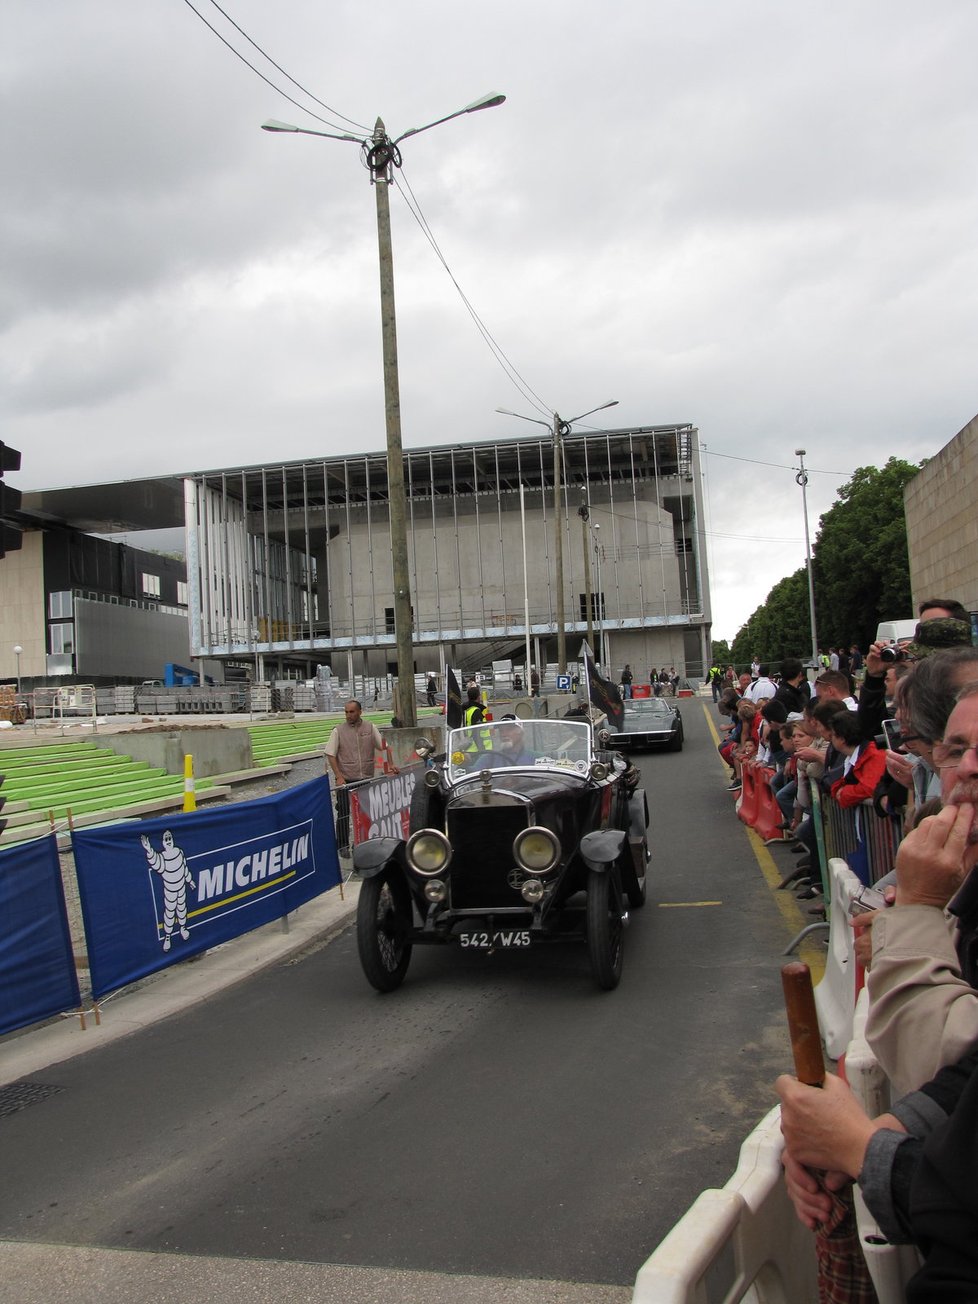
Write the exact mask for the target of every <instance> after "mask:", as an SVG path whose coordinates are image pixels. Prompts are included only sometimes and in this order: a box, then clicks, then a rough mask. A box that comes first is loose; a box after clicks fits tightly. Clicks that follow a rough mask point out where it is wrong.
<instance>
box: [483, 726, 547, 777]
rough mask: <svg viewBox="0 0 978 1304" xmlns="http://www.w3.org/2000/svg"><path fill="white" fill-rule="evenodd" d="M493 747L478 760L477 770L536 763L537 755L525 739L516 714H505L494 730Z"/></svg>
mask: <svg viewBox="0 0 978 1304" xmlns="http://www.w3.org/2000/svg"><path fill="white" fill-rule="evenodd" d="M492 742H493V747H492V750H491V751H486V752H483V753H482V755H481V756H480V757H479V759H478V760H477V761H476V763H475V766H474V768H475V769H477V770H495V769H498V768H499V767H500V766H503V765H535V764H536V759H537V758H536V755H535V754H534V753H533V752H531V751H530V750H529V748H528V747H527V746H526V744H525V742H524V739H523V726H522V725H521V724H520V722H519V720H517V718H516V716H515V715H512V716H509V715H504V716H503V718H502V720H500V722H499V724H498V725H497V726H496V728H495V729H494V730H493V738H492Z"/></svg>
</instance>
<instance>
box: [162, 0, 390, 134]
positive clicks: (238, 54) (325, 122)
mask: <svg viewBox="0 0 978 1304" xmlns="http://www.w3.org/2000/svg"><path fill="white" fill-rule="evenodd" d="M210 2H211V4H214V0H210ZM183 3H184V4H185V5H186V6H187V8H188V9H190V10H191V11H192V12H193V13H195V14H196V15H197V17H198V18H199V19H200V21H201V22H202V23H203V24H204V26H205V27H207V28H208V29H209V30H210V31H212V32H213V33H214V35H215V36H216V37H217V39H218V40H219V41H221V42H222V44H224V45H225V46H227V48H228V49H229V50H230V51H231V53H232V54H233V55H234V57H235V58H236V59H240V60H241V62H242V63H243V64H244V65H245V67H246V68H250V69H251V71H252V72H253V73H254V74H255V76H256V77H260V78H261V80H262V81H263V82H264V83H265V85H266V86H270V87H271V88H272V90H273V91H275V93H276V94H277V95H281V96H282V97H283V99H286V100H288V102H289V103H290V104H294V105H295V107H296V108H297V109H301V111H302V112H303V113H308V115H309V116H310V117H311V118H315V119H316V121H317V122H321V123H322V124H323V125H324V126H326V127H335V128H336V130H337V131H342V130H343V127H342V125H341V124H340V123H338V122H333V121H332V119H330V118H324V117H322V115H321V114H319V113H314V112H313V111H312V109H309V108H307V107H306V106H305V105H304V104H300V103H299V101H298V100H297V99H295V98H294V97H293V96H291V95H289V93H288V92H287V91H284V90H283V89H282V88H281V86H276V84H275V82H273V81H272V80H271V78H269V77H266V76H265V74H264V73H263V72H261V71H260V70H259V69H258V68H256V67H255V65H254V64H253V63H250V62H249V61H248V60H247V59H246V58H245V57H244V55H243V54H242V53H241V51H240V50H236V49H235V47H234V46H233V45H232V44H231V42H230V41H229V40H228V39H227V37H226V36H222V34H221V33H220V32H219V31H218V30H217V28H216V27H215V26H214V24H213V23H209V22H208V21H207V19H206V18H205V17H204V15H203V14H202V13H201V12H200V10H199V9H198V8H197V7H196V5H195V4H194V3H193V0H183ZM214 7H215V8H216V9H219V10H220V12H221V13H222V14H223V13H224V10H223V9H221V8H220V5H216V4H215V6H214ZM226 16H227V15H225V17H226ZM229 21H231V22H233V19H229ZM234 26H235V27H237V24H236V23H235V24H234ZM238 31H239V32H240V31H241V28H240V27H238ZM241 34H242V36H245V37H246V39H248V40H251V38H250V37H248V36H247V34H246V33H245V32H241ZM251 43H252V45H254V44H255V43H254V41H252V42H251ZM255 49H256V50H260V46H257V45H255ZM261 53H262V55H263V56H264V57H265V58H266V59H268V55H266V54H265V52H264V51H263V50H262V51H261ZM268 61H269V63H271V64H272V66H273V67H275V68H278V64H277V63H274V62H273V60H271V59H269V60H268ZM279 71H280V72H281V71H282V70H281V69H279ZM283 75H284V76H285V77H288V78H289V81H290V82H292V84H293V85H294V86H299V83H298V82H297V81H294V79H293V78H292V77H289V74H288V73H283ZM299 89H300V90H301V91H302V92H303V94H304V95H309V92H308V91H307V90H305V88H304V87H302V86H299ZM310 98H311V99H313V100H315V102H316V103H317V104H322V101H321V100H318V99H316V97H315V96H314V95H311V96H310ZM323 107H324V108H329V106H328V105H324V106H323ZM329 112H330V113H334V114H336V116H337V117H339V118H343V121H344V122H352V119H351V118H344V115H343V114H342V113H337V111H336V110H335V109H329ZM353 125H354V126H360V124H359V123H354V124H353ZM363 130H364V131H369V128H366V127H364V128H363Z"/></svg>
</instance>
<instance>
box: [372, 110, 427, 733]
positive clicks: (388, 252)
mask: <svg viewBox="0 0 978 1304" xmlns="http://www.w3.org/2000/svg"><path fill="white" fill-rule="evenodd" d="M373 139H374V143H373V146H372V148H371V149H370V150H369V152H368V154H367V165H368V167H369V168H370V176H371V179H372V181H373V183H374V189H375V191H376V195H377V244H378V249H379V253H380V320H381V333H382V336H383V348H384V422H385V425H386V427H387V496H388V502H389V505H390V528H391V562H392V569H393V579H394V638H395V642H396V645H397V697H398V702H397V718H398V719H399V720H400V722H401V724H402V726H403V727H404V728H405V729H414V728H415V727H416V726H417V723H418V713H417V705H416V694H415V689H414V638H413V634H414V629H413V625H414V620H413V616H412V613H411V576H410V571H409V568H408V546H407V515H406V512H405V503H404V451H403V446H402V444H401V393H400V385H399V382H398V373H397V320H396V317H395V314H394V251H393V246H392V244H391V209H390V193H389V187H390V182H391V169H392V167H393V149H394V147H393V146H392V145H391V143H390V141H389V140H388V138H387V132H386V130H385V128H384V124H383V122H382V121H381V119H380V118H378V119H377V124H376V126H375V127H374V137H373Z"/></svg>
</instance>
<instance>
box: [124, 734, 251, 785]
mask: <svg viewBox="0 0 978 1304" xmlns="http://www.w3.org/2000/svg"><path fill="white" fill-rule="evenodd" d="M101 741H102V745H103V746H104V747H111V748H112V750H113V751H114V752H117V753H119V754H120V755H122V756H131V757H132V759H133V760H134V761H147V762H148V763H149V764H150V765H155V766H160V767H161V768H162V769H164V770H166V772H167V773H168V774H177V775H181V776H182V775H183V767H184V757H185V756H187V755H188V754H189V755H191V756H193V758H194V772H195V774H196V775H197V777H198V778H204V777H206V776H208V775H212V774H231V773H233V772H234V771H236V770H250V769H251V768H252V766H253V765H254V761H253V759H252V751H251V735H250V734H249V733H248V730H247V729H229V728H227V727H226V726H225V725H221V724H218V725H204V724H202V725H197V726H194V727H191V728H188V729H180V728H173V727H172V726H170V725H151V726H149V727H148V728H143V729H127V730H125V731H124V732H121V733H112V734H103V735H102V737H101Z"/></svg>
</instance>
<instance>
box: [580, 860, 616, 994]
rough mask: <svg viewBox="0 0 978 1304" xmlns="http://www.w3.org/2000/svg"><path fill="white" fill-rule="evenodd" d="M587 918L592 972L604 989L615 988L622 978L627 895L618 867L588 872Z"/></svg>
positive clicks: (611, 989)
mask: <svg viewBox="0 0 978 1304" xmlns="http://www.w3.org/2000/svg"><path fill="white" fill-rule="evenodd" d="M586 919H587V949H588V955H589V956H590V958H591V973H592V975H593V976H594V981H595V982H596V983H597V984H598V986H599V987H600V988H601V989H602V990H603V991H606V992H610V991H613V990H614V988H616V987H617V986H618V983H619V982H620V981H621V965H622V957H623V952H624V945H625V896H624V893H623V891H622V886H621V877H620V875H619V873H618V870H617V869H616V868H613V869H608V870H607V871H606V872H604V873H601V874H599V873H596V872H595V871H594V870H592V871H591V873H590V874H589V875H588V882H587V909H586Z"/></svg>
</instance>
